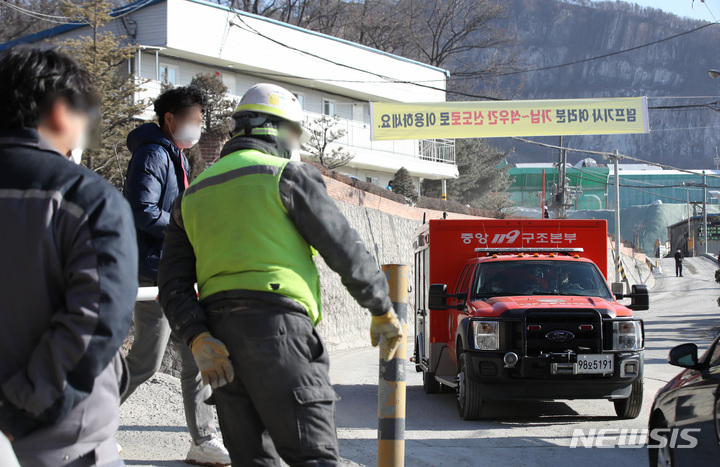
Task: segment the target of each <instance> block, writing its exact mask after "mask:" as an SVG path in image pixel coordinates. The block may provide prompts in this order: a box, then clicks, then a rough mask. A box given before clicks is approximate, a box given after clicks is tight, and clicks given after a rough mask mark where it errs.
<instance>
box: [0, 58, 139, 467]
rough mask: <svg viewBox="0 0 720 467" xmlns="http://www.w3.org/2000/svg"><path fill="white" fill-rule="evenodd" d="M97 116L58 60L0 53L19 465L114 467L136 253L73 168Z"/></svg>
mask: <svg viewBox="0 0 720 467" xmlns="http://www.w3.org/2000/svg"><path fill="white" fill-rule="evenodd" d="M98 105H99V96H97V95H96V93H95V90H94V88H93V84H92V80H91V78H90V75H88V73H87V72H86V71H84V70H82V69H81V68H80V66H79V65H78V64H77V63H76V62H75V61H73V60H72V59H71V58H70V57H68V56H67V55H65V54H63V53H61V52H58V51H57V50H54V49H49V50H48V49H36V48H29V47H16V48H11V49H7V50H5V51H4V52H2V53H0V216H1V217H2V219H5V222H3V225H2V229H0V296H2V304H1V305H0V319H1V320H2V326H0V431H2V433H3V434H4V435H5V436H6V437H7V438H8V439H9V440H10V441H12V447H13V449H14V451H15V454H16V455H17V459H18V460H19V461H20V464H21V465H24V466H33V467H59V466H76V467H81V466H95V465H98V466H121V465H125V464H124V463H123V461H122V459H120V457H119V456H118V452H117V445H116V441H115V433H116V431H117V428H118V407H119V405H120V393H122V391H123V390H124V389H125V387H127V373H126V372H125V371H124V370H123V368H124V365H123V359H122V354H121V353H120V350H119V349H120V346H121V345H122V343H123V340H124V339H125V336H126V335H127V332H128V329H129V327H130V320H131V318H132V308H133V305H134V303H135V297H136V295H137V276H136V272H135V271H136V268H137V247H136V245H135V232H133V228H132V214H131V213H130V208H129V207H128V203H127V202H126V201H125V200H124V199H123V197H122V195H121V194H120V192H119V191H118V190H116V189H115V188H114V187H113V186H112V185H110V184H109V183H107V182H106V181H105V180H103V179H102V178H101V177H100V176H99V175H97V174H95V173H94V172H92V171H90V170H88V169H87V168H85V167H82V166H80V165H78V164H79V162H80V155H81V152H82V148H83V146H84V144H85V143H84V141H85V140H86V135H87V133H88V127H89V126H90V124H91V122H93V121H94V122H95V123H97V119H98V117H99V107H98ZM69 159H72V161H71V160H69ZM73 162H76V163H73ZM0 436H2V435H0ZM3 441H4V440H3ZM3 444H4V443H3ZM0 464H2V465H3V466H10V465H12V464H11V463H10V462H7V461H6V460H4V459H0Z"/></svg>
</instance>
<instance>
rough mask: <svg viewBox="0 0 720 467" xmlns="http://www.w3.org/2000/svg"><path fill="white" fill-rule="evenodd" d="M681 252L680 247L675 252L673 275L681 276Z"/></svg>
mask: <svg viewBox="0 0 720 467" xmlns="http://www.w3.org/2000/svg"><path fill="white" fill-rule="evenodd" d="M682 263H683V254H682V251H680V248H678V250H677V251H676V252H675V277H682V276H683V275H682Z"/></svg>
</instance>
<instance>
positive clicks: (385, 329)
mask: <svg viewBox="0 0 720 467" xmlns="http://www.w3.org/2000/svg"><path fill="white" fill-rule="evenodd" d="M381 337H385V340H386V341H387V348H388V352H387V354H386V355H384V357H385V361H386V362H387V361H390V360H392V358H393V357H394V356H395V351H396V350H397V348H398V345H399V344H400V339H402V337H403V331H402V327H401V326H400V322H399V321H398V317H397V315H396V314H395V311H393V310H390V311H388V312H387V313H385V314H384V315H380V316H375V315H373V317H372V323H371V324H370V342H372V346H373V347H377V346H378V344H379V343H380V338H381Z"/></svg>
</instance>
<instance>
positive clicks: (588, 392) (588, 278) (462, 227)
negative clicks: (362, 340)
mask: <svg viewBox="0 0 720 467" xmlns="http://www.w3.org/2000/svg"><path fill="white" fill-rule="evenodd" d="M414 248H415V287H414V290H415V304H416V306H415V312H416V316H415V335H416V340H415V353H414V356H413V361H414V362H415V364H416V369H417V370H418V371H422V372H423V387H424V390H425V392H426V393H428V394H431V393H437V392H440V391H441V390H442V389H443V387H447V388H454V389H455V390H456V394H457V399H458V411H459V413H460V417H461V418H462V419H464V420H473V419H477V418H479V417H480V416H481V413H482V408H483V405H484V404H485V403H486V402H487V401H492V400H498V399H609V400H612V401H613V402H614V405H615V412H616V413H617V415H618V416H619V417H620V418H635V417H637V416H638V415H639V413H640V409H641V406H642V395H643V380H642V376H643V345H644V344H643V342H644V328H643V321H642V320H641V319H639V318H636V317H634V316H633V313H632V311H631V310H647V309H648V306H649V299H648V292H647V287H645V286H643V285H635V286H633V288H632V293H631V294H625V295H624V296H623V295H622V294H613V293H612V290H611V288H610V286H609V285H608V282H607V266H608V249H607V223H606V221H605V220H556V219H552V220H551V219H543V220H498V219H477V220H446V219H442V220H431V221H430V222H428V223H426V224H424V225H423V226H422V227H420V228H419V229H418V232H417V237H416V239H415V241H414ZM623 298H630V299H631V300H632V303H631V304H628V305H622V304H620V303H619V302H618V300H620V299H623Z"/></svg>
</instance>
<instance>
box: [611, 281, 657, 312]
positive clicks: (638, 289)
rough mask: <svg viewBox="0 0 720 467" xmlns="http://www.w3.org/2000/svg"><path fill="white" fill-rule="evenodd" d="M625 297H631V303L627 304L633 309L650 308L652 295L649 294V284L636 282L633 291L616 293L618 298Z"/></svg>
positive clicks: (642, 309) (643, 309)
mask: <svg viewBox="0 0 720 467" xmlns="http://www.w3.org/2000/svg"><path fill="white" fill-rule="evenodd" d="M624 298H629V299H631V302H630V305H628V306H627V307H628V308H629V309H631V310H637V311H645V310H649V309H650V295H649V294H648V288H647V285H641V284H636V285H633V286H632V293H626V294H623V293H616V294H615V299H616V300H622V299H624Z"/></svg>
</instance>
